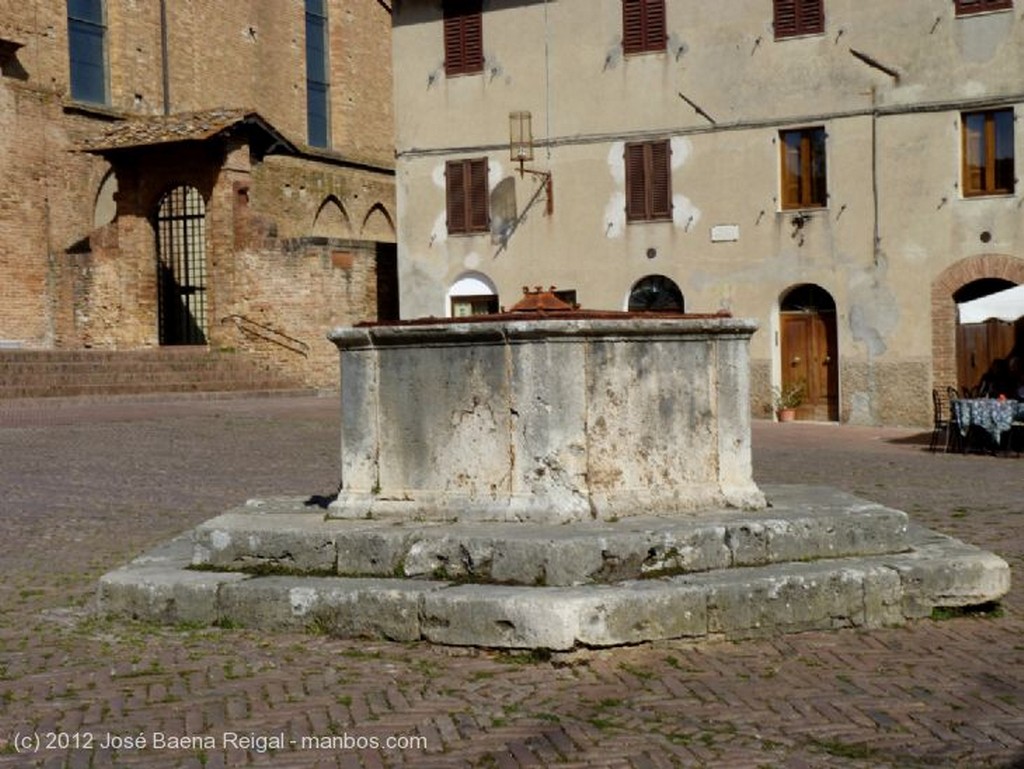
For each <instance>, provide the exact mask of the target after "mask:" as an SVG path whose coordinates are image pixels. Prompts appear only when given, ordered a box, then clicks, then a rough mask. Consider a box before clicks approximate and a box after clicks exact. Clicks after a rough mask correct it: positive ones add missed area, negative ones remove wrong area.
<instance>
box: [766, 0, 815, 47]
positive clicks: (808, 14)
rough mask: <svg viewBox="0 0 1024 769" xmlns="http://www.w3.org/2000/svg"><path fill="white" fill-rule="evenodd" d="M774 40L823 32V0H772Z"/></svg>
mask: <svg viewBox="0 0 1024 769" xmlns="http://www.w3.org/2000/svg"><path fill="white" fill-rule="evenodd" d="M772 28H773V30H774V31H775V39H776V40H785V39H786V38H790V37H803V36H805V35H822V34H824V33H825V0H772Z"/></svg>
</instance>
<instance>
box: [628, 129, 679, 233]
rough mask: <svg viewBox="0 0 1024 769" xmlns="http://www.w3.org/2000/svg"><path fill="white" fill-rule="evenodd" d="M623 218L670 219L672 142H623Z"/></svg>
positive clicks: (660, 220) (632, 220)
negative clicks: (624, 216) (624, 174)
mask: <svg viewBox="0 0 1024 769" xmlns="http://www.w3.org/2000/svg"><path fill="white" fill-rule="evenodd" d="M623 159H624V162H625V167H626V222H627V224H634V223H638V222H664V221H672V208H673V207H672V144H671V142H670V141H669V140H668V139H659V140H655V141H642V142H626V145H625V147H624V148H623Z"/></svg>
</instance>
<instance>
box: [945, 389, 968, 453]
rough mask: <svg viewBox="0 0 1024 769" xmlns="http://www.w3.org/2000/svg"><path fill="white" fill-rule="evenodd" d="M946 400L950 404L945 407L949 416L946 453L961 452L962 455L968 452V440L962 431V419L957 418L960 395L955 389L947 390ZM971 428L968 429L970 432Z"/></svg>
mask: <svg viewBox="0 0 1024 769" xmlns="http://www.w3.org/2000/svg"><path fill="white" fill-rule="evenodd" d="M946 398H947V400H948V401H949V403H948V404H947V405H946V406H945V407H944V413H946V414H948V415H949V416H948V417H947V418H946V420H947V423H946V449H945V450H946V451H947V452H948V451H950V450H954V451H955V450H959V451H960V453H964V452H966V451H967V438H968V437H969V436H965V435H964V433H963V431H962V426H961V424H960V417H959V416H957V411H956V408H955V407H954V405H953V404H954V403H955V402H956V401H958V400H960V393H958V392H957V389H956V388H955V387H947V388H946ZM969 429H970V428H968V430H969Z"/></svg>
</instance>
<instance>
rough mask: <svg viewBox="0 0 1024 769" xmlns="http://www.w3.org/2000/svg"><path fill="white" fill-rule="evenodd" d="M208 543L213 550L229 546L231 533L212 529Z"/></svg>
mask: <svg viewBox="0 0 1024 769" xmlns="http://www.w3.org/2000/svg"><path fill="white" fill-rule="evenodd" d="M210 544H211V545H213V549H214V550H224V549H226V548H228V547H230V546H231V535H230V534H228V533H227V532H226V531H214V532H213V533H212V534H211V535H210Z"/></svg>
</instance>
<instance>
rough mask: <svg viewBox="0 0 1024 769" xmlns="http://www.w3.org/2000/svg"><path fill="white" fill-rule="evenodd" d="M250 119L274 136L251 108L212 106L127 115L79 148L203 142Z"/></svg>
mask: <svg viewBox="0 0 1024 769" xmlns="http://www.w3.org/2000/svg"><path fill="white" fill-rule="evenodd" d="M252 121H255V122H257V123H258V124H260V125H261V126H262V127H263V128H264V130H265V131H267V132H268V133H272V134H275V135H277V132H276V131H275V130H274V129H273V128H272V127H271V126H270V124H268V123H267V122H266V121H265V120H263V118H261V117H260V116H259V114H258V113H256V112H253V111H252V110H245V109H214V110H206V111H203V112H183V113H178V114H175V115H159V116H145V117H132V118H128V119H127V120H125V121H124V122H121V123H118V124H117V125H115V126H113V127H111V128H108V129H107V130H106V131H104V132H103V133H102V134H100V135H99V136H97V137H94V138H92V139H89V140H86V141H84V142H82V144H81V146H80V147H79V149H81V150H82V151H85V152H104V151H108V150H117V149H127V148H129V147H141V146H146V145H154V144H168V143H171V142H183V141H202V140H204V139H209V138H211V137H213V136H216V135H217V134H219V133H221V132H223V131H226V130H228V129H229V128H232V127H233V126H235V125H237V124H239V123H242V122H252ZM278 138H282V139H283V137H278Z"/></svg>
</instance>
